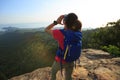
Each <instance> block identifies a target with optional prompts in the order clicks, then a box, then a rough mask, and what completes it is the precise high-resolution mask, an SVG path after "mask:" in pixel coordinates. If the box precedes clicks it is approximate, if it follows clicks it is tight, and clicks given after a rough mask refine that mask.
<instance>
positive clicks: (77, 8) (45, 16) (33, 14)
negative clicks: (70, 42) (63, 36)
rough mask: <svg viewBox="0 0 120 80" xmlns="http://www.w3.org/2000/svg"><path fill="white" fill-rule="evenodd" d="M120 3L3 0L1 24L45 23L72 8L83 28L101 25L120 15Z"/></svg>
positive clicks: (0, 1) (108, 0) (105, 0)
mask: <svg viewBox="0 0 120 80" xmlns="http://www.w3.org/2000/svg"><path fill="white" fill-rule="evenodd" d="M119 3H120V0H0V24H17V23H36V22H37V23H40V24H41V25H43V26H46V25H49V24H50V23H52V22H53V21H54V20H56V19H57V18H58V17H59V16H60V15H63V14H68V13H71V12H73V13H76V14H77V15H78V18H79V20H80V21H81V22H82V24H83V27H84V28H96V27H102V26H104V25H105V24H107V22H112V21H117V20H118V19H120V10H119V8H120V5H119ZM43 23H44V24H43ZM45 23H46V24H45Z"/></svg>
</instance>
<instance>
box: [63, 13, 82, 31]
mask: <svg viewBox="0 0 120 80" xmlns="http://www.w3.org/2000/svg"><path fill="white" fill-rule="evenodd" d="M63 22H64V24H65V27H66V28H67V29H71V30H73V31H78V30H81V27H82V23H81V22H80V21H79V20H78V17H77V15H76V14H75V13H69V14H67V15H64V19H63Z"/></svg>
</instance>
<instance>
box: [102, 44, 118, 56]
mask: <svg viewBox="0 0 120 80" xmlns="http://www.w3.org/2000/svg"><path fill="white" fill-rule="evenodd" d="M101 48H102V50H104V51H107V52H109V53H110V54H111V55H113V56H117V57H118V56H120V48H118V47H117V46H114V45H109V46H102V47H101Z"/></svg>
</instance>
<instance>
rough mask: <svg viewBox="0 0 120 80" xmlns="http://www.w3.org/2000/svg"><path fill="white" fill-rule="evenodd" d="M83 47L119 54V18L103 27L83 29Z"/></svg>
mask: <svg viewBox="0 0 120 80" xmlns="http://www.w3.org/2000/svg"><path fill="white" fill-rule="evenodd" d="M105 46H106V47H105ZM83 48H95V49H103V50H105V51H108V52H110V53H111V54H112V55H115V56H120V20H118V21H117V22H109V23H108V24H107V25H106V26H105V27H101V28H97V29H94V30H87V31H83Z"/></svg>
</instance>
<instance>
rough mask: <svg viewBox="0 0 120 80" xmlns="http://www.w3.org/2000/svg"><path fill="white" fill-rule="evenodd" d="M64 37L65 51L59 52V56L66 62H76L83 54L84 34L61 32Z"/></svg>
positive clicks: (70, 31)
mask: <svg viewBox="0 0 120 80" xmlns="http://www.w3.org/2000/svg"><path fill="white" fill-rule="evenodd" d="M60 31H61V32H62V34H63V35H64V49H63V50H62V49H61V48H60V47H59V49H58V50H57V54H56V55H57V56H59V57H60V58H61V60H65V61H66V62H73V61H76V60H77V59H78V58H79V57H80V54H81V47H82V41H81V40H82V33H81V32H80V31H72V30H64V29H61V30H60Z"/></svg>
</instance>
